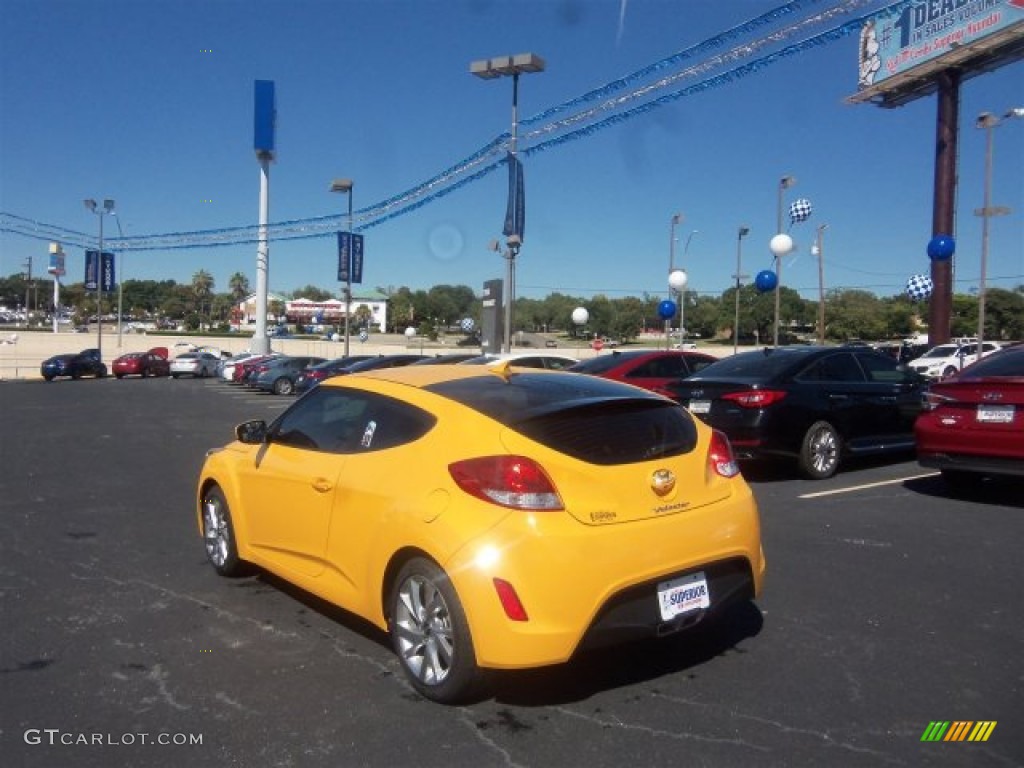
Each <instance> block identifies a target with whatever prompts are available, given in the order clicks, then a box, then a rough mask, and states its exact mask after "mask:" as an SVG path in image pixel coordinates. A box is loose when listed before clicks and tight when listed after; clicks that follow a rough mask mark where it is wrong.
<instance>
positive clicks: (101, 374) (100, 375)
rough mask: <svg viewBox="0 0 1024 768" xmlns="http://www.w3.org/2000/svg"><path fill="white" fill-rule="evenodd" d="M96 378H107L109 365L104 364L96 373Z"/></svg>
mask: <svg viewBox="0 0 1024 768" xmlns="http://www.w3.org/2000/svg"><path fill="white" fill-rule="evenodd" d="M96 378H97V379H105V378H107V367H106V366H103V367H102V368H100V370H99V371H98V372H97V374H96Z"/></svg>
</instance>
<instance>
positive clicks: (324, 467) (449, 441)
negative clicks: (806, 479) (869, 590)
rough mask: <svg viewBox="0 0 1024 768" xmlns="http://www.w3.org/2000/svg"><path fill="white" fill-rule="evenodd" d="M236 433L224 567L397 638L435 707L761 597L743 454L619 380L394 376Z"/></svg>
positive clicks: (214, 545)
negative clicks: (256, 575)
mask: <svg viewBox="0 0 1024 768" xmlns="http://www.w3.org/2000/svg"><path fill="white" fill-rule="evenodd" d="M235 435H236V438H237V441H236V442H234V443H232V444H230V445H228V446H226V447H225V448H223V449H219V450H214V451H211V452H209V453H208V454H207V457H206V460H205V463H204V466H203V468H202V470H201V472H200V476H199V480H198V485H197V493H196V516H197V523H198V527H199V532H200V535H201V537H202V540H203V542H204V545H205V549H206V554H207V557H208V559H209V562H210V563H211V565H212V566H213V568H214V569H215V570H216V571H217V572H218V573H220V574H222V575H225V576H232V575H236V574H240V573H245V572H246V565H247V564H256V565H258V566H260V567H261V568H264V569H266V570H267V571H271V572H273V573H275V574H277V575H278V576H279V577H281V578H282V579H284V580H286V581H288V582H292V583H294V584H295V585H297V586H299V587H301V588H302V589H303V590H306V591H309V592H311V593H313V594H316V595H318V596H320V597H321V598H323V599H325V600H327V601H328V602H331V603H334V604H336V605H338V606H341V607H342V608H344V609H345V610H346V611H350V612H351V613H353V614H355V615H357V616H360V617H362V618H364V619H366V620H367V621H369V622H370V623H372V624H373V625H375V626H376V627H378V628H380V629H381V630H385V631H387V632H389V634H390V637H391V641H392V644H393V647H394V651H395V654H396V656H397V657H398V662H399V664H400V666H401V667H402V669H403V670H404V672H405V674H406V676H407V677H408V679H409V681H410V682H411V684H412V686H413V687H414V688H415V689H416V690H417V691H418V692H419V693H420V694H421V695H423V696H425V697H426V698H428V699H431V700H434V701H437V702H443V703H458V702H462V701H465V700H467V699H471V698H472V697H473V696H474V693H476V692H478V691H482V690H485V689H483V688H482V687H481V686H483V685H484V684H485V683H486V670H488V669H492V668H501V669H516V668H532V667H540V666H546V665H551V664H558V663H561V662H564V661H566V660H568V659H569V658H570V657H571V656H572V655H573V654H574V653H575V652H576V651H577V650H579V649H581V648H586V647H592V646H597V645H602V644H609V643H622V642H623V641H625V640H628V639H636V638H641V637H651V638H654V637H662V636H665V635H669V634H671V633H673V632H676V631H679V630H683V629H686V628H689V627H691V626H694V625H695V624H698V623H699V622H700V621H701V620H702V619H704V618H706V617H710V616H714V615H715V614H717V613H720V612H721V610H722V609H723V608H724V607H725V606H727V605H728V604H730V603H732V602H734V601H746V600H750V599H752V598H754V597H755V596H757V595H758V593H759V592H760V589H761V584H762V579H763V576H764V571H765V563H764V558H763V555H762V552H761V543H760V530H759V522H758V512H757V505H756V502H755V500H754V497H753V495H752V493H751V490H750V488H749V487H748V486H747V484H746V483H745V481H744V480H743V478H742V476H741V475H740V474H739V469H738V467H737V465H736V463H735V461H734V460H733V457H732V454H731V451H730V448H729V443H728V440H727V439H726V438H725V437H724V436H723V435H722V434H721V433H720V432H717V431H715V430H712V429H710V428H708V427H707V426H705V425H704V424H702V423H700V422H699V421H698V420H696V419H694V418H692V417H691V416H690V415H689V414H688V413H687V412H686V411H685V410H683V409H682V408H679V407H677V406H675V405H674V404H673V403H672V402H671V401H669V400H667V399H665V398H662V397H659V396H657V395H655V394H653V393H651V392H645V391H643V390H641V389H638V388H636V387H630V386H626V385H624V384H621V383H619V382H615V381H609V380H606V379H601V378H597V377H586V376H577V375H573V374H567V373H559V372H551V371H540V370H528V371H527V370H521V369H520V370H513V371H512V372H509V371H507V370H506V371H503V372H501V373H498V372H496V371H495V370H493V369H490V368H487V367H483V366H464V365H422V366H405V367H402V368H395V369H390V370H381V369H378V370H375V371H373V372H372V373H365V374H354V375H348V376H336V377H334V378H332V379H328V380H327V381H325V382H323V383H322V384H320V385H319V386H317V387H315V388H314V389H312V390H311V391H310V392H309V393H308V394H306V395H305V396H304V397H302V398H300V399H298V400H296V401H295V403H293V404H292V405H291V406H290V407H289V408H288V410H286V411H285V412H284V413H283V414H281V415H280V416H279V417H278V418H277V419H276V420H275V421H274V422H273V423H271V424H270V425H269V426H268V425H267V424H266V423H265V422H264V421H250V422H247V423H244V424H241V425H239V426H238V427H237V428H236V430H235ZM396 473H397V474H396ZM296 510H301V514H296ZM666 542H671V546H667V545H666ZM236 598H237V594H236Z"/></svg>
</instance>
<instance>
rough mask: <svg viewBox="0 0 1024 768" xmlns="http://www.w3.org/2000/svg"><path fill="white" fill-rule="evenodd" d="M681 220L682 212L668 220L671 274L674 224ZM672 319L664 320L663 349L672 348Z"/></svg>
mask: <svg viewBox="0 0 1024 768" xmlns="http://www.w3.org/2000/svg"><path fill="white" fill-rule="evenodd" d="M682 221H683V214H681V213H674V214H672V219H671V220H670V221H669V227H668V231H669V235H668V273H669V274H670V275H671V274H672V273H673V272H675V270H676V225H678V224H681V223H682ZM668 298H670V299H671V298H672V288H671V287H670V288H669V289H668ZM671 330H672V321H671V320H666V321H665V349H671V348H672V334H671Z"/></svg>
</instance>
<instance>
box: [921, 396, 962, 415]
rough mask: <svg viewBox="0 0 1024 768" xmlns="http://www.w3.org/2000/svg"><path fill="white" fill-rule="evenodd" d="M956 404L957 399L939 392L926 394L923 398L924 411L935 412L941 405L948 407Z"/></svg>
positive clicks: (922, 407) (922, 408) (922, 406)
mask: <svg viewBox="0 0 1024 768" xmlns="http://www.w3.org/2000/svg"><path fill="white" fill-rule="evenodd" d="M953 402H956V398H954V397H947V396H946V395H940V394H938V393H937V392H925V393H924V396H923V397H922V398H921V410H922V411H934V410H935V409H936V408H938V407H939V406H940V405H947V404H949V403H953Z"/></svg>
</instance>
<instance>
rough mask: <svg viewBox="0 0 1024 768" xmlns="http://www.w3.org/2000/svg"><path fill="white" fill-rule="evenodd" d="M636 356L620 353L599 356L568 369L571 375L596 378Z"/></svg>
mask: <svg viewBox="0 0 1024 768" xmlns="http://www.w3.org/2000/svg"><path fill="white" fill-rule="evenodd" d="M634 357H636V355H625V354H622V353H621V352H613V353H612V354H610V355H601V356H600V357H592V358H591V359H590V360H583V361H581V362H579V363H576V364H575V365H573V366H571V367H570V368H569V370H570V371H572V372H573V373H589V374H591V375H594V376H597V375H600V374H602V373H605V372H606V371H610V370H611V369H612V368H615V367H617V366H619V365H622V363H624V362H626V361H627V360H632V359H633V358H634Z"/></svg>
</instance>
